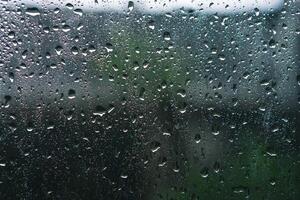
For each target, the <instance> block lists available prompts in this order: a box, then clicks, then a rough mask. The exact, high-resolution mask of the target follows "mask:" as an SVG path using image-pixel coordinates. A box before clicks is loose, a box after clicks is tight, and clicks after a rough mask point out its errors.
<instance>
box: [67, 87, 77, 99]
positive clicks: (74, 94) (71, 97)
mask: <svg viewBox="0 0 300 200" xmlns="http://www.w3.org/2000/svg"><path fill="white" fill-rule="evenodd" d="M75 97H76V91H75V90H73V89H70V90H69V92H68V98H69V99H75Z"/></svg>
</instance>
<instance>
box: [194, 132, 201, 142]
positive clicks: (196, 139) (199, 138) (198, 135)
mask: <svg viewBox="0 0 300 200" xmlns="http://www.w3.org/2000/svg"><path fill="white" fill-rule="evenodd" d="M195 142H196V143H197V144H198V143H200V142H201V135H200V134H196V135H195Z"/></svg>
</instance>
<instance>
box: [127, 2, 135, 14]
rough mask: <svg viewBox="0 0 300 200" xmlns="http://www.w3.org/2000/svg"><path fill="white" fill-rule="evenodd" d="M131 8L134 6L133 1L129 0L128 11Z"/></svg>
mask: <svg viewBox="0 0 300 200" xmlns="http://www.w3.org/2000/svg"><path fill="white" fill-rule="evenodd" d="M133 8H134V3H133V2H132V1H129V2H128V10H129V12H131V11H132V10H133Z"/></svg>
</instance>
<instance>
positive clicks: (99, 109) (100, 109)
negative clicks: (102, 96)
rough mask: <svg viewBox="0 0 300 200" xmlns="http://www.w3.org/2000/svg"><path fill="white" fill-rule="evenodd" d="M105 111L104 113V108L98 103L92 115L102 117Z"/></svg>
mask: <svg viewBox="0 0 300 200" xmlns="http://www.w3.org/2000/svg"><path fill="white" fill-rule="evenodd" d="M105 113H106V109H105V108H104V107H103V106H100V105H98V106H96V108H95V112H94V113H93V115H95V116H100V117H102V116H103V115H105Z"/></svg>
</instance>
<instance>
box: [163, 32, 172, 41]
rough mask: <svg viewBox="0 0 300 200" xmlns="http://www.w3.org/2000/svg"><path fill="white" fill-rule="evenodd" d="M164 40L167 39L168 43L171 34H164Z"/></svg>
mask: <svg viewBox="0 0 300 200" xmlns="http://www.w3.org/2000/svg"><path fill="white" fill-rule="evenodd" d="M164 39H165V40H166V41H169V40H171V34H170V33H169V32H164Z"/></svg>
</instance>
